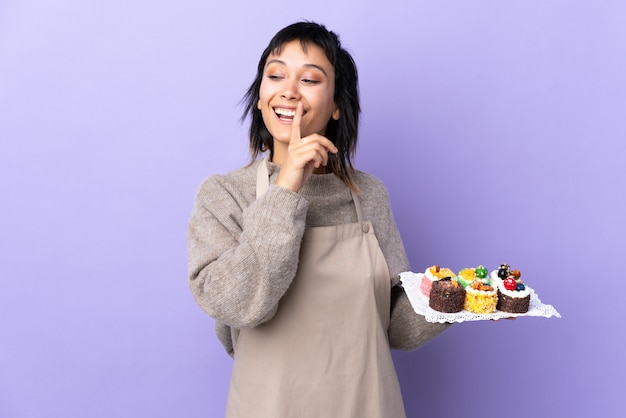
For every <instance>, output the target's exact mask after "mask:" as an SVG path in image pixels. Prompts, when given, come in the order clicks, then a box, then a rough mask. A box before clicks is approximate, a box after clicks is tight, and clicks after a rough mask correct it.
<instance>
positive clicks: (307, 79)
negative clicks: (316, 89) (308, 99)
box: [302, 78, 319, 84]
mask: <svg viewBox="0 0 626 418" xmlns="http://www.w3.org/2000/svg"><path fill="white" fill-rule="evenodd" d="M302 82H303V83H304V84H319V81H318V80H311V79H310V78H303V79H302Z"/></svg>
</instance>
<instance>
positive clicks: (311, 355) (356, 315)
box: [189, 22, 446, 418]
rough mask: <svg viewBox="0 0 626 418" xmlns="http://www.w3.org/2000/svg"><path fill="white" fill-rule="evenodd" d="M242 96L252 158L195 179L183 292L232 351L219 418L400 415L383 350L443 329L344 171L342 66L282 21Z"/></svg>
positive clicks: (346, 105) (383, 201) (375, 201)
mask: <svg viewBox="0 0 626 418" xmlns="http://www.w3.org/2000/svg"><path fill="white" fill-rule="evenodd" d="M245 99H246V102H245V103H246V111H245V113H244V116H246V115H249V116H250V117H251V120H252V122H251V128H250V147H251V154H252V163H251V164H250V165H248V166H247V167H243V168H240V169H238V170H235V171H233V172H231V173H229V174H226V175H223V176H218V175H215V176H211V177H209V178H207V179H206V180H205V181H204V183H203V184H202V185H201V186H200V189H199V191H198V194H197V197H196V202H195V206H194V209H193V212H192V216H191V220H190V224H189V283H190V287H191V290H192V292H193V295H194V297H195V298H196V300H197V301H198V303H199V304H200V306H201V307H202V308H203V309H204V310H205V311H206V312H207V313H208V314H209V315H210V316H212V317H213V318H215V320H216V331H217V335H218V338H219V339H220V341H221V342H222V344H223V345H224V347H225V348H226V350H227V352H228V353H229V354H230V355H232V356H233V357H234V363H233V371H232V377H231V384H230V390H229V397H228V405H227V416H229V417H246V418H249V417H271V418H277V417H316V418H317V417H385V418H393V417H404V416H405V413H404V407H403V403H402V399H401V394H400V388H399V385H398V380H397V377H396V373H395V370H394V367H393V362H392V359H391V354H390V348H398V349H404V350H409V349H415V348H417V347H419V346H420V345H422V344H424V343H425V342H427V341H428V340H430V339H432V338H433V337H435V336H436V335H438V334H439V333H440V332H441V331H443V330H444V329H445V328H446V325H441V324H431V323H428V322H426V321H425V320H424V318H423V317H421V316H419V315H417V314H415V313H414V312H413V310H412V308H411V307H410V305H409V303H408V300H407V298H406V295H405V294H404V292H403V291H402V289H401V288H400V287H399V285H398V284H399V273H400V272H402V271H407V270H409V265H408V261H407V258H406V254H405V251H404V247H403V245H402V241H401V238H400V235H399V233H398V230H397V227H396V224H395V221H394V219H393V215H392V213H391V208H390V206H389V199H388V195H387V191H386V188H385V186H384V185H383V184H382V183H381V182H380V181H379V180H378V179H376V178H374V177H373V176H370V175H368V174H366V173H363V172H361V171H358V170H355V169H354V168H353V165H352V158H353V156H354V152H355V150H356V141H357V131H358V120H359V112H360V107H359V98H358V82H357V71H356V67H355V64H354V61H353V60H352V57H351V56H350V55H349V53H348V52H346V51H345V50H344V49H343V48H342V47H341V44H340V42H339V39H338V37H337V36H336V35H335V34H334V33H333V32H330V31H328V30H327V29H326V28H325V27H324V26H322V25H319V24H316V23H310V22H301V23H296V24H293V25H290V26H288V27H286V28H284V29H282V30H281V31H279V32H278V33H277V34H276V35H275V36H274V38H273V39H272V40H271V41H270V44H269V46H268V47H267V48H266V49H265V51H264V52H263V54H262V56H261V59H260V61H259V66H258V72H257V76H256V79H255V81H254V82H253V84H252V85H251V86H250V88H249V90H248V92H247V94H246V97H245ZM264 152H267V156H266V157H265V158H263V159H259V158H258V157H259V156H260V155H261V154H262V153H264Z"/></svg>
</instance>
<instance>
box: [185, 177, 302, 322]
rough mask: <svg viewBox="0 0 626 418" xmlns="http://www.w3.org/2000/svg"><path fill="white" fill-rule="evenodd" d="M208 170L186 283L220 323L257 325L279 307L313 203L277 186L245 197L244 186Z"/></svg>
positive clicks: (191, 230)
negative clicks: (242, 191) (257, 197)
mask: <svg viewBox="0 0 626 418" xmlns="http://www.w3.org/2000/svg"><path fill="white" fill-rule="evenodd" d="M237 186H238V185H233V184H231V183H229V182H228V181H227V180H226V179H225V178H224V177H221V176H212V177H209V178H208V179H207V180H206V181H205V182H204V183H203V184H202V185H201V186H200V189H199V191H198V194H197V196H196V201H195V204H194V207H193V210H192V214H191V218H190V221H189V225H188V257H189V260H188V261H189V286H190V288H191V292H192V294H193V296H194V298H195V299H196V301H197V302H198V304H199V305H200V306H201V307H202V309H204V311H205V312H206V313H207V314H209V315H210V316H212V317H213V318H215V319H216V321H218V323H219V324H220V326H229V327H233V328H246V327H254V326H257V325H259V324H261V323H263V322H265V321H267V320H269V319H271V318H272V317H273V316H274V314H275V313H276V309H277V306H278V302H279V300H280V298H281V297H282V296H283V294H284V293H285V292H286V290H287V288H288V287H289V285H290V283H291V281H292V280H293V278H294V276H295V273H296V269H297V265H298V253H299V251H300V242H301V238H302V234H303V232H304V227H305V218H306V211H307V206H308V203H307V201H306V199H303V198H302V197H301V196H299V195H298V194H297V193H293V192H291V191H289V190H287V189H285V188H282V187H279V186H276V185H272V186H270V188H269V189H268V191H267V192H266V193H265V194H264V195H263V196H262V197H260V198H259V199H256V200H254V199H248V200H251V201H250V202H249V204H248V203H246V199H244V198H243V197H242V195H241V190H239V189H240V188H241V186H240V185H239V187H237Z"/></svg>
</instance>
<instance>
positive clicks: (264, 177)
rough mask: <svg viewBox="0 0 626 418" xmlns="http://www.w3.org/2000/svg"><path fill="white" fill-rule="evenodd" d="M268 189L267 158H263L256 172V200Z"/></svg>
mask: <svg viewBox="0 0 626 418" xmlns="http://www.w3.org/2000/svg"><path fill="white" fill-rule="evenodd" d="M269 187H270V173H269V171H267V157H265V158H263V160H262V161H261V163H260V164H259V168H258V169H257V171H256V198H257V199H258V198H259V197H261V196H263V195H264V194H265V192H267V189H268V188H269Z"/></svg>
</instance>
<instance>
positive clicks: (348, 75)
mask: <svg viewBox="0 0 626 418" xmlns="http://www.w3.org/2000/svg"><path fill="white" fill-rule="evenodd" d="M294 40H299V41H300V43H301V44H302V48H303V49H305V50H306V46H307V44H309V43H313V44H315V45H317V46H319V47H320V48H321V49H322V50H323V51H324V53H325V54H326V58H328V61H330V63H331V64H332V65H333V68H334V69H335V93H334V100H335V104H336V105H337V108H338V109H339V119H338V120H334V119H332V118H331V119H330V120H329V122H328V126H327V128H326V133H325V136H326V137H327V138H328V139H329V140H331V141H332V142H333V144H335V146H336V147H337V149H338V150H339V152H338V153H337V155H336V157H335V156H334V155H332V154H330V155H329V164H328V166H327V169H329V170H330V171H331V172H333V173H335V174H336V175H337V176H339V178H341V179H342V180H343V181H344V182H345V183H346V184H347V185H348V186H350V187H351V188H353V189H355V190H358V188H357V187H356V185H355V184H354V181H353V177H352V173H353V172H354V167H353V164H352V160H353V158H354V155H355V153H356V145H357V137H358V130H359V115H360V113H361V106H360V104H359V86H358V73H357V69H356V64H355V63H354V59H353V58H352V56H351V55H350V53H348V51H346V50H345V49H344V48H343V47H342V46H341V42H340V40H339V36H337V35H336V34H335V33H334V32H332V31H329V30H328V29H326V27H325V26H324V25H321V24H318V23H314V22H308V21H303V22H298V23H294V24H291V25H289V26H287V27H285V28H283V29H281V30H280V31H279V32H278V33H276V35H274V37H273V38H272V40H271V41H270V43H269V45H268V46H267V48H265V51H263V54H262V55H261V59H260V60H259V65H258V68H257V74H256V78H255V79H254V82H253V83H252V85H251V86H250V87H249V88H248V90H247V92H246V94H245V95H244V97H243V100H242V103H243V104H244V106H245V109H244V113H243V115H242V120H245V118H246V117H247V116H248V115H249V116H250V117H251V119H252V121H251V124H250V131H249V132H250V154H251V157H252V161H254V160H256V158H257V157H258V156H259V155H260V154H261V153H262V152H265V151H268V150H269V151H270V155H273V139H272V135H271V134H270V132H269V131H268V129H267V127H266V126H265V123H264V122H263V117H262V116H261V111H260V110H259V109H257V102H258V101H259V90H260V88H261V81H262V80H263V72H264V70H265V63H266V61H267V57H268V56H269V55H270V54H272V53H280V52H281V49H282V47H283V46H284V45H285V44H287V43H289V42H291V41H294Z"/></svg>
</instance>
